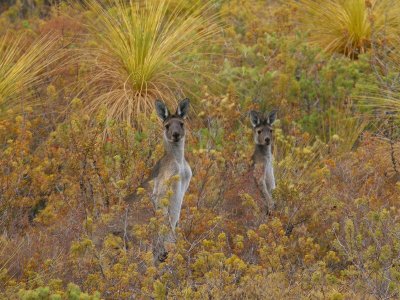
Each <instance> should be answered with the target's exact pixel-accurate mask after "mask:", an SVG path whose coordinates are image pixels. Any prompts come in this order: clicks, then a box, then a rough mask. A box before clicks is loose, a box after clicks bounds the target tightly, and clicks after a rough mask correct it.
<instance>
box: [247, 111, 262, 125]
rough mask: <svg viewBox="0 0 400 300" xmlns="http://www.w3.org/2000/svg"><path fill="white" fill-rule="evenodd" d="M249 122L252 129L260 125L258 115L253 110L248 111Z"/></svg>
mask: <svg viewBox="0 0 400 300" xmlns="http://www.w3.org/2000/svg"><path fill="white" fill-rule="evenodd" d="M249 115H250V122H251V125H252V126H253V127H257V126H258V125H260V124H261V119H260V115H259V114H258V112H256V111H255V110H252V111H250V113H249Z"/></svg>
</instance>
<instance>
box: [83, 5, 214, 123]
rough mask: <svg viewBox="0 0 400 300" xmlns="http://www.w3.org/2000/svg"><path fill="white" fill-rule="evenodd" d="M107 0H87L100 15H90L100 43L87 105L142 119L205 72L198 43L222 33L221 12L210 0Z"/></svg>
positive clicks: (93, 52) (92, 52)
mask: <svg viewBox="0 0 400 300" xmlns="http://www.w3.org/2000/svg"><path fill="white" fill-rule="evenodd" d="M105 2H106V4H105V5H104V1H103V2H100V1H98V0H87V1H86V2H85V3H86V7H87V8H88V9H89V11H90V12H91V13H92V14H94V15H95V17H94V18H93V17H92V18H89V21H88V22H89V23H88V25H89V27H88V28H89V30H90V33H91V34H92V35H93V37H94V38H95V44H94V45H93V44H92V47H91V48H90V49H88V54H89V56H86V58H88V61H87V63H88V64H89V65H90V66H91V72H90V74H91V81H90V84H89V85H90V92H91V93H89V94H90V95H91V96H89V97H88V100H87V103H86V104H87V105H86V108H87V110H88V111H90V112H94V111H96V110H98V109H99V108H105V111H106V114H107V118H108V119H113V120H117V121H124V122H127V123H129V124H132V125H138V124H137V119H138V117H139V115H143V114H144V115H148V114H149V113H150V112H151V111H152V110H153V108H154V100H155V99H156V98H161V99H163V100H165V101H166V102H167V103H168V102H169V104H172V103H173V102H175V101H176V100H177V99H176V95H177V94H179V93H182V94H185V93H188V88H189V87H190V85H191V84H193V76H194V75H199V73H200V75H201V73H202V72H203V71H202V70H199V69H198V65H199V61H198V59H199V56H201V55H199V49H200V48H201V47H202V45H204V42H206V41H207V40H209V39H210V38H211V37H213V36H214V35H215V34H216V33H217V31H218V26H216V15H215V14H213V13H211V12H210V4H209V2H208V1H207V2H206V3H205V4H204V2H203V4H201V5H195V6H192V7H190V8H188V7H187V4H186V6H185V7H183V6H182V5H183V4H181V5H179V4H178V5H176V4H174V6H172V5H171V1H169V0H145V1H135V0H131V1H123V0H109V1H105ZM194 57H196V59H194Z"/></svg>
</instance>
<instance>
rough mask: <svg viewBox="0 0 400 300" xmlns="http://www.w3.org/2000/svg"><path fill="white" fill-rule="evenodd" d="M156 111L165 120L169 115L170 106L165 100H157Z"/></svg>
mask: <svg viewBox="0 0 400 300" xmlns="http://www.w3.org/2000/svg"><path fill="white" fill-rule="evenodd" d="M156 111H157V115H158V116H159V117H160V119H161V120H162V121H163V122H164V121H165V120H166V119H167V118H168V117H169V111H168V108H167V107H166V106H165V104H164V102H162V101H160V100H156Z"/></svg>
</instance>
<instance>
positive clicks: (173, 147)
mask: <svg viewBox="0 0 400 300" xmlns="http://www.w3.org/2000/svg"><path fill="white" fill-rule="evenodd" d="M164 149H165V155H166V156H168V157H171V158H173V159H174V160H176V161H177V162H178V163H182V162H183V160H184V150H185V138H182V139H181V140H180V141H179V142H170V141H168V140H167V139H166V138H165V137H164Z"/></svg>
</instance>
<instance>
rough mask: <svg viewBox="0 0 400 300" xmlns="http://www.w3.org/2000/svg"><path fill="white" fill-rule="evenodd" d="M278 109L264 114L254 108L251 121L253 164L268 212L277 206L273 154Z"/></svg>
mask: <svg viewBox="0 0 400 300" xmlns="http://www.w3.org/2000/svg"><path fill="white" fill-rule="evenodd" d="M276 113H277V111H276V110H273V111H272V112H271V113H269V114H266V116H263V115H262V114H261V113H259V112H256V111H254V110H252V111H251V112H250V121H251V125H252V126H253V134H254V143H255V147H254V152H253V156H252V163H253V164H252V166H253V168H254V177H255V179H256V182H257V185H258V187H259V189H260V191H261V193H262V195H263V196H264V199H265V201H266V203H265V204H266V207H267V212H271V211H272V209H273V208H274V207H275V202H274V199H273V198H272V190H273V189H275V176H274V167H273V155H272V137H273V135H272V133H273V130H272V124H273V123H274V122H275V120H276Z"/></svg>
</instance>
